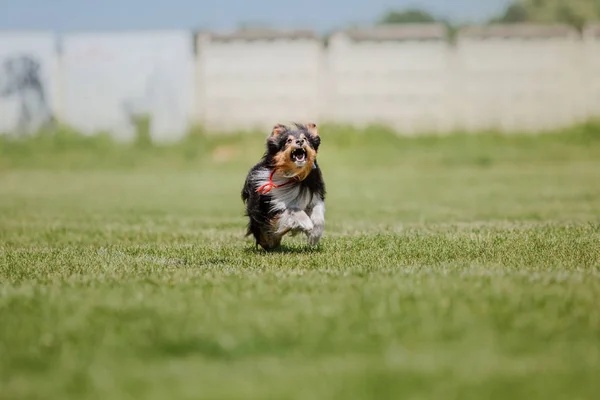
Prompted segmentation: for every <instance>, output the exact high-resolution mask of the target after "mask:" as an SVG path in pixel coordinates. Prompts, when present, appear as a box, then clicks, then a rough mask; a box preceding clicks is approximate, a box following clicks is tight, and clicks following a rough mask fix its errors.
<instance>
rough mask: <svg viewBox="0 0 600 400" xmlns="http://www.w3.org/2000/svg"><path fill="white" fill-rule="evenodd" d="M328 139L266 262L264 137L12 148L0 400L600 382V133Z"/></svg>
mask: <svg viewBox="0 0 600 400" xmlns="http://www.w3.org/2000/svg"><path fill="white" fill-rule="evenodd" d="M329 135H330V134H329V133H328V132H327V130H323V131H322V136H323V144H322V148H321V154H320V156H319V160H320V165H321V168H322V169H323V173H324V176H325V179H326V182H327V188H328V197H327V211H326V218H327V219H326V231H325V235H324V238H323V241H322V243H321V246H319V247H318V248H316V249H310V248H307V247H306V246H305V243H304V240H303V238H301V237H296V238H286V239H285V240H284V244H285V247H284V248H283V249H282V250H281V251H278V252H275V253H272V254H265V253H264V252H262V251H256V250H255V249H254V245H253V242H252V241H251V240H250V239H249V238H245V237H244V229H245V223H246V220H245V219H244V217H243V207H242V203H241V199H240V189H241V185H242V183H243V180H244V177H245V173H246V171H247V169H248V168H249V167H250V166H251V165H252V163H253V162H255V161H257V159H258V158H259V156H260V155H261V150H262V144H263V142H262V141H263V140H264V137H263V136H252V137H248V138H246V137H242V138H239V137H232V138H229V139H222V140H221V142H219V141H218V140H216V139H203V140H200V141H198V142H191V143H196V145H194V144H188V145H182V147H181V148H178V149H179V150H178V149H166V150H164V149H163V150H160V149H158V150H157V149H137V148H136V149H131V150H130V151H131V152H130V153H129V152H128V151H127V150H126V149H125V147H123V146H121V147H119V145H116V144H106V143H104V144H103V145H97V143H96V145H94V146H92V145H89V146H88V147H86V145H85V141H83V143H84V144H79V145H77V146H72V147H69V145H65V144H64V143H63V142H60V141H58V142H56V143H54V142H52V141H50V144H48V143H47V142H46V141H47V140H48V139H44V140H40V144H39V147H40V150H39V151H37V150H36V147H35V143H34V144H31V143H29V144H15V143H12V144H11V143H8V142H5V143H4V144H3V145H2V146H0V147H1V149H0V150H1V151H0V154H2V157H3V158H4V160H3V161H0V399H57V400H65V399H77V400H86V399H103V400H104V399H111V400H119V399H141V398H144V399H161V400H162V399H201V398H202V399H311V400H312V399H366V398H371V399H442V400H448V399H474V400H482V399H507V398H526V399H565V400H567V399H568V400H574V399H595V398H600V132H597V131H595V130H594V129H592V128H588V129H587V130H585V129H584V130H573V131H572V132H563V133H557V134H550V135H546V136H538V137H533V136H522V137H501V136H497V135H482V136H468V135H453V136H450V137H443V138H433V137H428V138H413V139H399V138H394V137H392V136H390V135H389V134H387V135H386V134H385V133H379V132H378V131H372V132H371V131H368V132H363V133H357V132H347V133H346V132H344V131H340V132H336V133H335V134H334V133H331V135H330V136H329ZM94 143H95V142H94ZM32 146H33V147H32ZM194 146H201V148H195V147H194ZM182 149H183V150H182ZM180 150H181V151H180Z"/></svg>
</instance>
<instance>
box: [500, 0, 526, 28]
mask: <svg viewBox="0 0 600 400" xmlns="http://www.w3.org/2000/svg"><path fill="white" fill-rule="evenodd" d="M527 21H529V12H528V10H527V9H526V8H525V6H524V5H523V4H521V3H513V4H510V5H509V6H508V7H506V10H505V11H504V14H502V15H501V16H500V17H498V18H494V19H492V21H491V22H494V23H502V24H511V23H520V22H527Z"/></svg>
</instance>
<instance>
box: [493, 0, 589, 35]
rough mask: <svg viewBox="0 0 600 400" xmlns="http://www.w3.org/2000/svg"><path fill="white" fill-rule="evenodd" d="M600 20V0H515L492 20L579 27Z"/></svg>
mask: <svg viewBox="0 0 600 400" xmlns="http://www.w3.org/2000/svg"><path fill="white" fill-rule="evenodd" d="M598 20H600V0H517V1H515V2H514V3H512V4H511V5H509V6H508V7H507V8H506V10H505V12H504V14H503V15H502V16H500V17H499V18H496V19H494V20H493V22H502V23H512V22H539V23H552V22H554V23H564V24H569V25H572V26H574V27H576V28H578V29H581V28H582V27H583V26H584V25H585V24H587V23H589V22H592V21H598Z"/></svg>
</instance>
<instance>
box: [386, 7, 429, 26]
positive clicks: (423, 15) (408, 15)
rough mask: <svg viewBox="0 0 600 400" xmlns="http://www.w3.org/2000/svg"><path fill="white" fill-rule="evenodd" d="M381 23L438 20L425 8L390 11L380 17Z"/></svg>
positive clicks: (410, 22) (417, 22) (418, 22)
mask: <svg viewBox="0 0 600 400" xmlns="http://www.w3.org/2000/svg"><path fill="white" fill-rule="evenodd" d="M378 22H379V24H382V25H383V24H426V23H433V22H436V18H435V17H434V16H433V15H431V14H430V13H428V12H427V11H424V10H419V9H409V10H404V11H388V12H387V13H386V14H384V15H383V17H381V18H380V19H379V21H378Z"/></svg>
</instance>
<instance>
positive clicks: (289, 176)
mask: <svg viewBox="0 0 600 400" xmlns="http://www.w3.org/2000/svg"><path fill="white" fill-rule="evenodd" d="M320 144H321V138H320V136H319V132H318V130H317V126H316V125H315V124H306V125H301V124H295V125H294V126H292V127H286V126H283V125H276V126H275V127H274V128H273V131H272V132H271V135H270V136H269V138H268V139H267V143H266V152H265V154H264V155H263V157H262V159H261V160H260V161H259V162H258V163H257V164H256V165H254V166H253V167H252V168H251V169H250V171H249V172H248V175H247V177H246V181H245V183H244V187H243V190H242V200H243V202H244V203H245V205H246V216H247V217H248V218H249V222H248V231H247V236H249V235H253V236H254V239H255V241H256V246H257V248H258V246H259V245H260V246H261V247H262V248H263V249H265V250H267V251H269V250H273V249H275V248H277V247H278V246H279V245H280V244H281V239H282V238H283V236H284V235H286V234H287V233H288V232H289V233H291V234H292V235H296V234H298V233H304V234H305V235H306V236H307V239H308V244H309V245H311V246H316V245H317V244H318V243H319V241H320V240H321V236H322V235H323V229H324V225H325V183H324V181H323V176H322V174H321V169H320V168H319V166H318V165H317V160H316V156H317V152H318V150H319V146H320Z"/></svg>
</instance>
